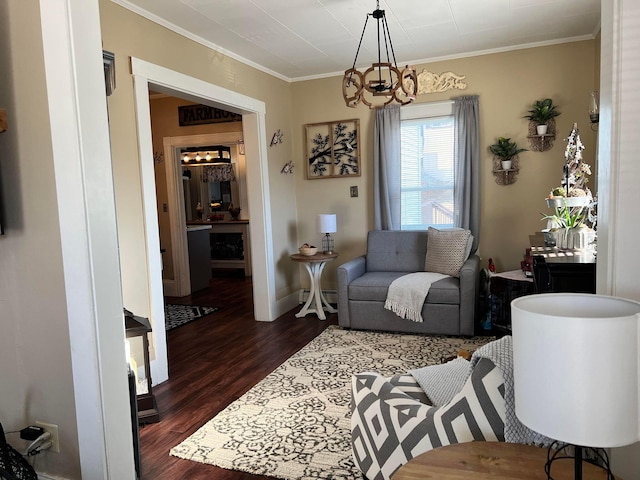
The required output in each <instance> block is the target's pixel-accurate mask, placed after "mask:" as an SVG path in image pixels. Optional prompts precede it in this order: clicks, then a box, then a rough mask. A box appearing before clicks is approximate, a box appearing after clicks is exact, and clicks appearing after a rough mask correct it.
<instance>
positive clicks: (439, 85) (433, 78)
mask: <svg viewBox="0 0 640 480" xmlns="http://www.w3.org/2000/svg"><path fill="white" fill-rule="evenodd" d="M465 78H467V77H466V75H456V74H455V73H453V72H443V73H441V74H437V73H433V72H430V71H428V70H427V69H425V70H423V71H422V73H419V74H418V94H419V95H422V94H423V93H436V92H445V91H447V90H452V89H454V88H455V89H458V90H464V89H465V88H467V83H466V82H463V80H464V79H465Z"/></svg>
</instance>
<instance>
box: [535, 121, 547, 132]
mask: <svg viewBox="0 0 640 480" xmlns="http://www.w3.org/2000/svg"><path fill="white" fill-rule="evenodd" d="M536 132H538V135H545V134H546V133H547V124H546V123H545V124H542V125H536Z"/></svg>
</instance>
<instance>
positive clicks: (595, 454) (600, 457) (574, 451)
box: [544, 441, 615, 480]
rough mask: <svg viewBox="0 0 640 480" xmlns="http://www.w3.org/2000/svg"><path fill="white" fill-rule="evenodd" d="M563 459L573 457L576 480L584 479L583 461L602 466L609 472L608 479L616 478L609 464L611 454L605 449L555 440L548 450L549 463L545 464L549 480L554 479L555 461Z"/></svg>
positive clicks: (613, 479)
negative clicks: (553, 467)
mask: <svg viewBox="0 0 640 480" xmlns="http://www.w3.org/2000/svg"><path fill="white" fill-rule="evenodd" d="M563 459H573V461H574V479H575V480H582V462H583V461H584V462H587V463H590V464H592V465H595V466H596V467H600V468H602V469H603V470H604V471H605V472H607V480H615V477H614V476H613V473H612V472H611V467H610V465H609V456H608V455H607V452H606V451H605V450H604V449H602V448H591V447H581V446H579V445H571V444H570V443H563V442H558V441H555V442H553V443H552V444H551V445H550V446H549V450H548V451H547V463H545V465H544V471H545V473H546V474H547V480H554V478H553V476H552V471H551V466H552V464H553V462H554V461H556V460H563Z"/></svg>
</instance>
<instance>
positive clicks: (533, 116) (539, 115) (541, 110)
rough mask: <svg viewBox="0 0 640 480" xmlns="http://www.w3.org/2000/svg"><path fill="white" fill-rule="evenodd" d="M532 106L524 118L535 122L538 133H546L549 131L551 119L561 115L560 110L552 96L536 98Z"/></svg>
mask: <svg viewBox="0 0 640 480" xmlns="http://www.w3.org/2000/svg"><path fill="white" fill-rule="evenodd" d="M532 107H533V108H532V109H531V110H529V115H525V116H524V118H528V119H529V120H530V121H532V122H535V124H536V131H537V132H538V135H544V134H545V133H547V126H548V125H547V124H548V123H549V120H551V119H552V118H555V117H557V116H558V115H560V112H559V111H558V110H556V106H555V105H554V104H553V100H551V99H550V98H545V99H544V100H536V101H535V102H533V105H532Z"/></svg>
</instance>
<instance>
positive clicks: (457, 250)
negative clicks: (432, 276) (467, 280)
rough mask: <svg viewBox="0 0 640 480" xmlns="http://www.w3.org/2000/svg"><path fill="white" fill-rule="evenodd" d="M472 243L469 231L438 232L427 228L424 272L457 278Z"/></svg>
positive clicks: (451, 230)
mask: <svg viewBox="0 0 640 480" xmlns="http://www.w3.org/2000/svg"><path fill="white" fill-rule="evenodd" d="M470 240H471V241H470ZM472 243H473V238H472V237H471V232H470V231H469V230H462V229H450V230H438V229H436V228H433V227H429V230H428V231H427V255H426V258H425V262H424V270H425V271H426V272H436V273H442V274H444V275H451V276H452V277H459V276H460V269H461V268H462V265H463V264H464V262H465V261H466V260H467V257H468V256H469V253H470V248H469V247H470V245H471V244H472Z"/></svg>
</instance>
